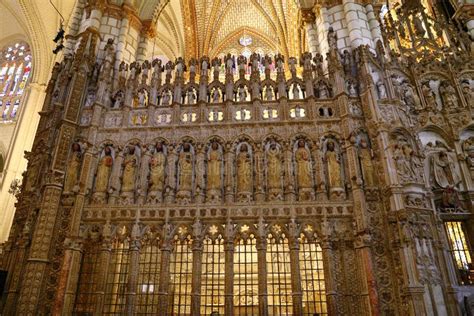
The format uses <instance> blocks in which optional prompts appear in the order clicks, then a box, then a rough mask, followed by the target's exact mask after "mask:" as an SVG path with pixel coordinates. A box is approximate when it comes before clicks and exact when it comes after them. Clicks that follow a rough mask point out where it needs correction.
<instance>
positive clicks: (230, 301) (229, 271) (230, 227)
mask: <svg viewBox="0 0 474 316" xmlns="http://www.w3.org/2000/svg"><path fill="white" fill-rule="evenodd" d="M225 225H226V227H225V242H224V253H225V283H224V284H225V285H224V297H225V305H224V306H225V316H233V315H234V248H235V246H234V235H235V230H234V224H233V223H232V222H231V221H230V219H228V220H227V223H226V224H225Z"/></svg>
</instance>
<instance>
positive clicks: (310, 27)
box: [301, 8, 319, 56]
mask: <svg viewBox="0 0 474 316" xmlns="http://www.w3.org/2000/svg"><path fill="white" fill-rule="evenodd" d="M301 18H302V20H303V23H304V28H305V31H306V38H307V42H308V48H309V52H310V53H311V55H313V56H314V55H315V54H316V53H317V52H318V49H319V45H318V39H317V29H316V25H315V22H316V16H315V14H314V12H313V8H302V9H301Z"/></svg>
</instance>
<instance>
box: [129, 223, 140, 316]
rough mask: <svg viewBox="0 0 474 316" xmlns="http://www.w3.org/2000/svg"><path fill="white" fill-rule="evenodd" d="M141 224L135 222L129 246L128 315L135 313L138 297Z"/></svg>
mask: <svg viewBox="0 0 474 316" xmlns="http://www.w3.org/2000/svg"><path fill="white" fill-rule="evenodd" d="M139 234H140V226H139V224H138V222H136V223H135V224H134V227H133V229H132V240H131V241H130V246H129V254H128V255H129V259H130V260H129V264H128V271H129V273H128V283H127V291H126V293H125V295H126V297H127V306H126V310H127V315H133V314H134V313H135V303H136V297H137V288H138V272H139V271H140V249H141V242H140V239H139V237H140V236H139Z"/></svg>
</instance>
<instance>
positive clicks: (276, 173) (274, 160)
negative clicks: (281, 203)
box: [267, 143, 282, 200]
mask: <svg viewBox="0 0 474 316" xmlns="http://www.w3.org/2000/svg"><path fill="white" fill-rule="evenodd" d="M281 176H282V161H281V152H280V148H279V147H278V146H277V145H276V144H275V143H272V144H271V145H270V147H269V148H268V150H267V186H268V194H269V199H271V200H272V199H277V198H281Z"/></svg>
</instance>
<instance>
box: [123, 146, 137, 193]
mask: <svg viewBox="0 0 474 316" xmlns="http://www.w3.org/2000/svg"><path fill="white" fill-rule="evenodd" d="M122 166H123V174H122V192H133V191H135V182H136V175H137V166H138V158H137V155H136V153H135V146H133V145H131V146H128V150H127V154H126V155H125V158H124V161H123V164H122Z"/></svg>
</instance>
